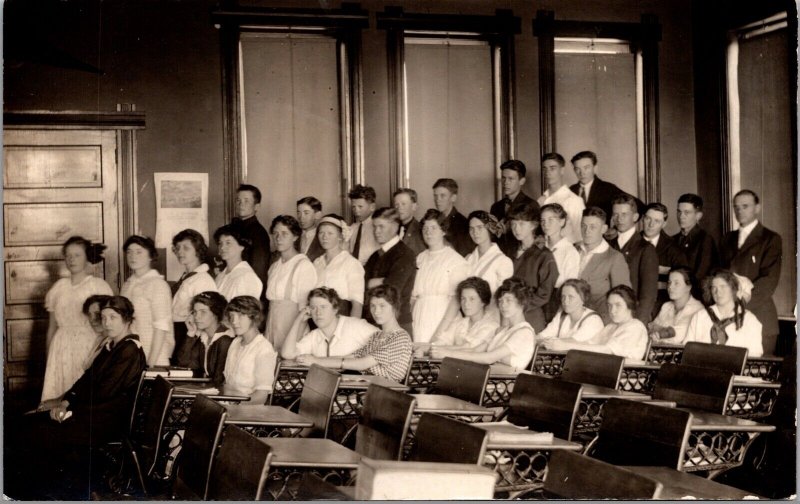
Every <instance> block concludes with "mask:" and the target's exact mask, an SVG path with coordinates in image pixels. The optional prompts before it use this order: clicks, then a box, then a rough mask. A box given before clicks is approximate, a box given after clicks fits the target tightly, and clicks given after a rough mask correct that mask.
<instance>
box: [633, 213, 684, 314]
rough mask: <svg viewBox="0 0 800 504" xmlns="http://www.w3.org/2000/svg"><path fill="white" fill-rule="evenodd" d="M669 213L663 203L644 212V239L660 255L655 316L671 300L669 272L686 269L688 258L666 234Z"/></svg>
mask: <svg viewBox="0 0 800 504" xmlns="http://www.w3.org/2000/svg"><path fill="white" fill-rule="evenodd" d="M667 217H669V211H668V210H667V207H666V206H665V205H662V204H661V203H650V204H649V205H647V206H646V207H645V210H644V218H643V219H642V220H643V221H644V228H643V229H642V238H644V239H645V240H647V241H648V242H649V243H650V245H652V246H654V247H655V248H656V254H657V255H658V293H657V294H656V306H655V309H654V310H653V314H654V315H655V314H656V313H658V312H659V310H660V309H661V306H662V305H663V304H664V303H666V302H667V301H669V300H670V299H671V298H670V296H669V294H668V293H667V283H668V282H669V278H668V277H669V272H670V271H671V270H672V269H675V268H685V267H687V266H688V264H686V256H684V255H683V252H682V251H681V249H680V247H678V244H677V243H676V242H675V240H674V239H672V237H671V236H669V235H668V234H667V233H665V232H664V227H665V226H666V225H667Z"/></svg>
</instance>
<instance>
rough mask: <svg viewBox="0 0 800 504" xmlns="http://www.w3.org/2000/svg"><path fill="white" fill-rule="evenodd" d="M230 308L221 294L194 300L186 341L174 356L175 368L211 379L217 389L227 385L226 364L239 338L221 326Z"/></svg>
mask: <svg viewBox="0 0 800 504" xmlns="http://www.w3.org/2000/svg"><path fill="white" fill-rule="evenodd" d="M227 304H228V302H227V301H226V300H225V296H223V295H222V294H220V293H219V292H214V291H206V292H201V293H200V294H197V295H196V296H194V297H193V298H192V301H191V308H190V311H189V316H188V317H187V319H186V327H187V336H186V339H184V341H183V343H182V344H181V346H180V347H178V349H177V350H176V352H175V365H176V366H179V367H187V368H190V369H192V370H193V371H194V372H195V374H196V375H199V376H204V377H208V378H211V382H212V383H213V384H214V385H215V386H219V385H222V384H223V383H224V382H225V360H226V359H227V358H228V349H229V348H230V346H231V343H233V338H235V337H236V335H235V334H234V333H233V331H232V330H231V329H230V328H228V327H227V326H226V325H225V324H223V323H222V319H223V317H224V315H225V307H226V306H227Z"/></svg>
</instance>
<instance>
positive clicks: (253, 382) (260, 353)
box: [225, 334, 278, 394]
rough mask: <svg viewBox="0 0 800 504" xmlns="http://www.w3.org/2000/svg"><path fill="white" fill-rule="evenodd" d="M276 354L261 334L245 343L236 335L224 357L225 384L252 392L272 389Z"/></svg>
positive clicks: (247, 392) (245, 391)
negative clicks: (226, 355)
mask: <svg viewBox="0 0 800 504" xmlns="http://www.w3.org/2000/svg"><path fill="white" fill-rule="evenodd" d="M277 361H278V354H277V353H276V352H275V349H273V348H272V344H270V342H269V341H267V338H265V337H264V336H263V335H261V334H259V335H257V336H256V337H255V338H254V339H253V341H251V342H250V343H248V344H247V345H242V337H241V336H237V337H236V338H235V339H234V340H233V342H232V343H231V346H230V348H229V349H228V357H227V358H226V359H225V384H226V385H230V386H231V387H233V388H235V389H237V390H241V391H242V392H244V393H245V394H252V393H253V392H255V391H256V390H266V391H272V381H273V379H274V377H275V365H276V363H277Z"/></svg>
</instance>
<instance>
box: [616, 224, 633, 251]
mask: <svg viewBox="0 0 800 504" xmlns="http://www.w3.org/2000/svg"><path fill="white" fill-rule="evenodd" d="M634 233H636V226H632V227H631V228H630V229H629V230H627V231H625V232H624V233H619V234H618V235H617V244H618V245H619V248H622V247H624V246H625V245H627V243H628V242H629V241H630V240H631V238H632V237H633V234H634Z"/></svg>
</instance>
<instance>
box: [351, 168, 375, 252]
mask: <svg viewBox="0 0 800 504" xmlns="http://www.w3.org/2000/svg"><path fill="white" fill-rule="evenodd" d="M347 197H348V198H350V208H351V209H352V210H353V218H354V219H355V222H353V225H352V227H351V230H352V233H351V234H350V254H352V255H353V257H355V258H356V259H358V260H359V261H360V262H361V264H366V263H367V261H368V260H369V258H370V256H371V255H372V253H373V252H375V251H376V250H377V249H378V243H377V242H376V241H375V234H374V233H373V231H372V213H373V212H374V211H375V198H376V195H375V189H373V188H371V187H369V186H363V185H360V184H359V185H357V186H355V187H354V188H353V189H351V190H350V192H349V193H347Z"/></svg>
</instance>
